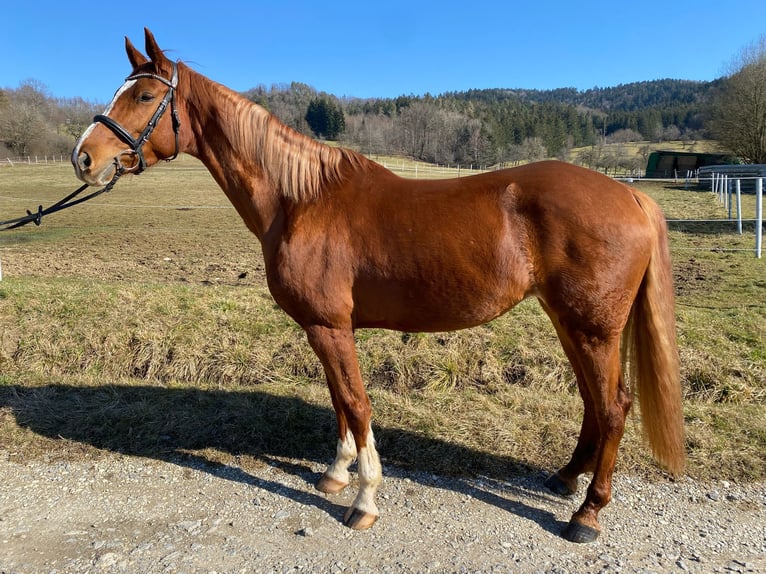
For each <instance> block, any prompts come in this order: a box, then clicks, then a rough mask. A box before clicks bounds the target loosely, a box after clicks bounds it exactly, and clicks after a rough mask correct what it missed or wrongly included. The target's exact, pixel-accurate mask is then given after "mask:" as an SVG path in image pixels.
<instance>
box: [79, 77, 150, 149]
mask: <svg viewBox="0 0 766 574" xmlns="http://www.w3.org/2000/svg"><path fill="white" fill-rule="evenodd" d="M135 83H136V80H128V81H127V82H125V83H124V84H122V86H120V88H119V89H118V90H117V91H116V92H115V93H114V96H113V97H112V101H111V102H109V105H108V106H106V109H105V110H104V113H103V114H102V115H104V116H108V115H109V114H110V113H111V112H112V109H113V108H114V105H115V103H117V100H118V99H120V96H121V95H122V94H124V93H125V92H127V91H128V90H129V89H130V88H132V87H133V85H134V84H135ZM97 125H98V122H93V123H92V124H90V125H89V126H88V128H87V129H86V130H85V131H84V132H83V134H82V135H81V136H80V138H79V139H78V140H77V143H76V144H75V147H74V151H73V152H72V157H74V158H77V157H79V155H80V146H81V145H82V143H83V142H84V141H85V140H86V139H88V136H90V134H91V133H93V130H94V129H96V126H97Z"/></svg>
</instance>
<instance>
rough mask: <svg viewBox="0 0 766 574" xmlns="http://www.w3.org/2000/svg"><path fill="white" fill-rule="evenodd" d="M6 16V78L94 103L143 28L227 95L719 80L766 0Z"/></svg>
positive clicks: (32, 5)
mask: <svg viewBox="0 0 766 574" xmlns="http://www.w3.org/2000/svg"><path fill="white" fill-rule="evenodd" d="M195 6H198V7H195ZM0 13H2V18H3V26H2V34H0V58H2V60H0V87H6V88H16V87H18V86H19V83H20V82H22V81H24V80H27V79H34V80H36V81H38V82H41V83H42V84H44V85H45V86H46V87H47V88H48V90H49V91H50V94H51V95H53V96H57V97H76V96H79V97H83V98H85V99H86V100H91V101H96V102H107V101H109V100H110V99H111V96H112V94H113V93H114V91H115V90H116V89H117V87H119V85H120V84H121V83H122V80H123V78H124V77H125V76H126V75H127V74H128V72H129V71H130V70H129V65H128V62H127V59H126V57H125V52H124V37H125V36H129V37H130V38H131V39H132V40H133V42H134V43H135V44H136V45H137V46H138V47H140V48H142V49H143V28H144V26H147V27H149V28H150V29H151V30H152V31H153V32H154V34H155V36H156V38H157V41H158V42H159V44H160V46H161V47H162V48H164V49H166V50H170V52H169V55H170V57H172V58H174V59H181V60H184V61H186V62H187V63H189V64H191V65H192V66H193V67H195V68H196V69H197V70H198V71H200V72H202V73H203V74H205V75H206V76H209V77H211V78H213V79H215V80H217V81H219V82H221V83H223V84H226V85H228V86H229V87H231V88H233V89H235V90H238V91H244V90H247V89H249V88H252V87H255V86H257V85H259V84H265V85H266V86H270V85H272V84H274V83H289V82H291V81H298V82H303V83H306V84H309V85H311V86H313V87H314V88H316V89H317V90H320V91H325V92H329V93H331V94H335V95H337V96H355V97H395V96H398V95H402V94H405V95H406V94H415V95H422V94H425V93H426V92H429V93H431V94H434V95H436V94H441V93H444V92H447V91H462V90H467V89H472V88H535V89H552V88H561V87H575V88H578V89H580V90H585V89H588V88H593V87H611V86H616V85H618V84H625V83H630V82H637V81H644V80H654V79H662V78H675V79H685V80H713V79H715V78H718V77H721V76H722V75H724V74H725V71H726V65H727V64H728V63H729V62H731V60H732V59H733V58H734V57H735V56H736V55H737V54H738V53H739V52H740V51H741V50H742V48H743V47H745V46H746V45H748V44H751V43H753V42H754V41H756V40H757V39H758V38H759V37H760V36H761V35H763V34H766V2H764V0H747V1H741V2H738V1H729V2H721V1H720V0H717V1H708V0H697V1H695V2H691V1H686V0H672V1H671V0H663V1H656V0H644V1H643V2H619V1H615V0H613V1H611V2H601V1H599V2H588V1H586V0H583V1H581V2H574V1H572V0H568V1H566V2H564V1H548V0H538V1H536V2H528V1H512V0H505V1H496V2H480V1H476V0H475V1H473V2H468V1H464V2H452V1H451V0H441V1H439V2H431V1H427V2H416V1H409V2H402V1H400V0H383V1H380V2H376V1H364V0H361V1H360V0H354V1H353V2H351V1H347V0H344V1H337V2H332V1H329V0H324V1H316V0H313V1H303V0H301V1H290V0H281V1H280V0H275V1H253V2H245V1H226V0H217V1H213V2H196V1H194V0H187V1H186V2H125V3H111V2H108V1H107V2H104V3H102V2H97V1H94V0H89V1H88V2H83V1H80V0H69V1H63V2H62V1H60V0H59V1H47V0H45V1H41V0H35V1H30V0H28V1H26V2H11V3H8V5H5V6H3V8H2V11H1V12H0Z"/></svg>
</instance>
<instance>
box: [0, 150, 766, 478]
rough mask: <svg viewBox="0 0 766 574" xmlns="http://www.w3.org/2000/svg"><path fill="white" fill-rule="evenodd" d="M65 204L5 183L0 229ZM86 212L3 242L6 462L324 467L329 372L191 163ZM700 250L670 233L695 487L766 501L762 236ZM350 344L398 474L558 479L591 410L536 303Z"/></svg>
mask: <svg viewBox="0 0 766 574" xmlns="http://www.w3.org/2000/svg"><path fill="white" fill-rule="evenodd" d="M639 185H640V186H641V187H642V188H643V189H645V190H646V191H647V192H648V193H650V194H651V195H653V196H654V197H656V198H657V199H658V201H660V203H661V205H663V207H664V209H665V210H666V212H667V213H668V215H669V216H670V217H676V218H681V217H683V218H687V217H692V216H693V217H709V216H716V217H720V216H722V215H723V212H722V208H720V206H718V205H717V204H716V202H715V199H714V198H713V196H712V194H709V193H704V194H702V193H696V192H691V191H684V190H682V189H674V188H672V187H665V186H663V185H660V184H651V183H640V184H639ZM73 187H76V182H75V181H74V179H73V177H72V176H71V174H70V173H69V169H68V168H66V167H52V168H33V167H32V168H29V167H24V166H20V167H17V168H12V169H4V170H3V171H0V212H2V213H3V215H5V214H7V215H8V216H9V217H10V216H15V215H16V214H20V213H21V212H23V209H22V208H26V207H32V206H34V205H36V204H37V203H43V204H48V203H51V202H52V201H53V200H54V199H57V198H58V197H60V196H61V195H63V194H64V193H66V192H67V191H69V190H71V189H73ZM14 198H15V199H14ZM750 200H751V198H749V197H746V208H747V209H750ZM97 201H98V203H94V204H89V205H85V206H81V207H79V208H76V209H73V210H71V211H69V212H64V213H61V214H58V215H56V216H53V217H51V218H50V219H49V220H47V221H44V222H43V225H42V227H39V228H25V229H23V230H19V231H16V232H6V233H5V234H3V235H2V236H0V248H1V250H0V260H1V261H2V265H3V271H4V280H3V282H2V283H0V314H1V315H0V335H1V337H2V338H1V339H0V368H1V370H0V449H3V450H5V451H7V452H8V453H10V454H11V456H14V457H19V458H23V457H34V456H47V457H50V456H54V457H55V456H61V457H78V458H79V457H92V456H98V453H99V451H100V449H104V450H107V451H118V452H125V453H128V454H136V455H141V456H150V457H156V458H163V459H172V458H173V457H178V456H186V455H188V454H189V453H193V454H195V455H196V456H204V457H205V458H207V459H209V460H211V461H214V462H215V461H228V460H230V459H232V458H236V459H237V461H238V462H239V464H243V465H248V464H261V463H262V462H263V461H267V460H269V459H270V458H273V457H291V456H295V457H306V458H313V459H315V460H319V461H329V460H330V459H331V457H332V454H333V449H334V417H333V414H332V410H331V407H330V401H329V396H328V393H327V391H326V389H325V388H324V377H323V374H322V371H321V367H320V365H319V362H318V360H317V359H316V357H315V356H314V355H313V354H312V353H311V351H310V349H309V347H308V345H307V344H306V342H305V337H304V335H303V333H302V331H300V330H299V329H298V328H297V327H296V326H294V325H293V324H292V323H291V322H290V320H289V319H288V318H287V317H286V315H285V314H284V313H283V312H282V311H281V310H279V309H278V308H277V307H276V306H275V304H274V303H273V301H272V300H271V297H270V295H269V294H268V291H267V289H266V286H265V281H264V278H263V266H262V261H261V257H260V252H259V251H260V249H259V247H258V245H257V242H256V241H255V239H254V238H253V237H252V236H251V235H250V234H249V233H248V232H247V231H246V229H245V228H244V226H243V225H242V223H241V222H240V221H239V219H238V218H237V216H236V214H235V213H234V211H233V209H231V208H230V207H229V206H228V204H227V202H226V199H225V197H224V196H223V194H222V193H221V192H220V191H219V190H218V189H217V188H216V186H215V184H214V183H213V182H212V180H211V179H210V177H209V176H208V175H207V173H206V172H205V171H204V169H203V168H202V167H201V166H199V165H198V164H196V162H193V161H192V160H189V159H184V160H183V161H181V162H178V163H174V164H171V165H169V166H164V167H161V168H157V169H155V170H153V171H152V172H149V173H148V174H145V175H142V176H141V177H140V178H134V179H132V180H128V181H125V182H120V185H118V187H117V189H116V190H115V191H113V192H112V193H111V194H110V195H109V196H108V197H105V198H104V199H102V200H101V199H100V200H97ZM158 206H160V207H158ZM192 207H194V209H190V208H192ZM202 207H204V209H202ZM712 231H713V232H712V233H711V230H710V228H706V229H704V230H700V229H688V228H685V227H681V226H679V225H674V224H672V225H671V241H672V249H673V252H674V259H675V275H676V283H677V294H678V321H679V337H680V344H681V352H682V359H683V372H682V375H683V383H684V393H685V397H686V405H685V410H686V418H687V433H688V446H689V455H690V461H691V464H690V473H691V474H693V475H695V476H698V477H727V478H729V479H738V480H746V479H752V478H760V479H762V478H764V476H766V463H764V459H763V452H764V449H766V422H764V421H766V417H765V416H764V414H766V412H765V411H766V408H765V407H764V404H765V403H766V341H765V340H764V339H765V337H764V333H766V305H764V303H763V302H764V301H765V300H766V297H765V296H764V295H766V281H765V280H764V263H763V261H757V260H755V259H754V258H753V255H752V253H746V252H740V251H733V252H729V251H721V248H722V247H726V248H730V247H731V246H739V245H741V246H743V248H744V247H748V248H751V247H752V242H753V240H752V232H751V233H750V234H749V235H746V236H743V237H741V238H740V237H739V236H737V235H735V234H733V233H732V232H731V231H730V230H729V229H728V228H725V227H720V229H719V228H714V229H712ZM357 340H358V349H359V354H360V363H361V367H362V370H363V374H364V377H365V379H366V380H367V381H368V383H369V384H368V386H369V389H370V394H371V397H372V400H373V403H374V407H375V419H374V423H375V425H376V435H377V436H378V438H379V442H380V443H381V444H380V446H381V452H382V453H383V455H384V457H385V458H386V459H387V461H388V462H389V463H390V464H393V463H396V464H400V465H405V466H413V467H417V468H420V469H424V470H430V471H433V472H458V473H460V472H466V471H468V472H480V473H485V474H489V475H492V476H496V477H502V476H503V475H504V474H507V473H509V472H514V471H516V470H520V469H526V468H538V469H546V470H552V469H554V468H556V467H557V466H559V465H561V464H563V463H564V462H565V461H566V459H567V458H568V456H569V454H570V453H571V450H572V448H573V446H574V442H575V440H576V437H577V433H578V431H579V418H580V413H581V405H580V401H579V397H578V396H577V393H576V389H575V385H574V380H573V376H572V373H571V371H570V369H569V366H568V364H567V362H566V360H565V358H564V355H563V352H562V351H561V349H560V346H559V345H558V342H557V340H556V337H555V333H554V332H553V329H552V327H551V326H550V324H549V322H548V321H547V318H546V317H545V316H544V314H543V313H542V312H541V311H540V309H539V307H538V306H537V305H536V303H534V302H533V301H527V302H524V303H523V304H522V305H520V306H519V307H517V308H516V309H515V310H514V311H513V312H511V313H510V314H508V315H507V316H505V317H502V318H500V319H498V320H496V321H493V322H492V323H490V324H488V325H486V326H483V327H479V328H476V329H472V330H469V331H463V332H457V333H443V334H433V335H422V334H401V333H395V332H387V331H378V330H370V331H360V332H359V333H358V336H357ZM639 426H640V425H639V424H638V420H637V418H636V417H632V419H631V422H630V424H629V425H628V431H627V433H626V437H625V439H624V441H623V447H622V449H621V455H620V461H619V469H618V470H619V471H625V470H627V469H631V470H633V471H635V472H642V473H646V474H656V473H658V471H657V470H656V467H654V465H653V464H652V462H651V461H650V460H649V458H648V455H647V450H646V449H645V448H644V447H643V446H642V444H641V438H640V430H639Z"/></svg>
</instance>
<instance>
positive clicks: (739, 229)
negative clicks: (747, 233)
mask: <svg viewBox="0 0 766 574" xmlns="http://www.w3.org/2000/svg"><path fill="white" fill-rule="evenodd" d="M737 233H739V234H740V235H742V196H741V195H740V185H739V180H737Z"/></svg>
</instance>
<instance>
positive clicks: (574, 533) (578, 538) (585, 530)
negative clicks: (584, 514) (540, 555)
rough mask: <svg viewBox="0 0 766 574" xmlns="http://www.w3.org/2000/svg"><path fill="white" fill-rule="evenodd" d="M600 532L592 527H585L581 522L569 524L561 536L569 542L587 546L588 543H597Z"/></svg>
mask: <svg viewBox="0 0 766 574" xmlns="http://www.w3.org/2000/svg"><path fill="white" fill-rule="evenodd" d="M599 534H600V532H599V531H598V530H596V529H595V528H591V527H590V526H585V525H584V524H580V523H579V522H574V521H571V522H570V523H569V524H567V526H566V528H564V531H563V532H562V533H561V536H562V537H563V538H564V539H565V540H569V542H576V543H577V544H587V543H588V542H595V541H596V539H597V538H598V535H599Z"/></svg>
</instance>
